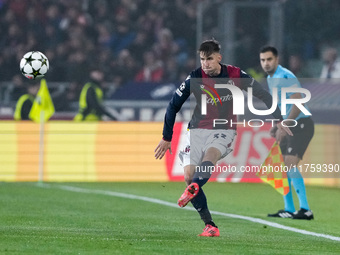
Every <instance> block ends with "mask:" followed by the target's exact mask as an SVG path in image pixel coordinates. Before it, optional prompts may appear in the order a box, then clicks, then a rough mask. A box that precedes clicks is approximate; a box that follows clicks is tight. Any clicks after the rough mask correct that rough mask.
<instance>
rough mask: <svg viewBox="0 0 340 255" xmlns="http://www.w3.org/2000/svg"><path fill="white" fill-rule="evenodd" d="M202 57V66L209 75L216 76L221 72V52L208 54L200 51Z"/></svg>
mask: <svg viewBox="0 0 340 255" xmlns="http://www.w3.org/2000/svg"><path fill="white" fill-rule="evenodd" d="M200 59H201V67H202V69H203V71H204V72H205V73H206V74H207V75H209V76H216V75H219V74H220V72H221V66H220V62H221V60H222V56H221V54H219V53H213V54H211V55H209V56H207V55H205V54H204V53H203V52H200Z"/></svg>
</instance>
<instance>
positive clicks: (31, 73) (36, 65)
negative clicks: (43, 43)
mask: <svg viewBox="0 0 340 255" xmlns="http://www.w3.org/2000/svg"><path fill="white" fill-rule="evenodd" d="M49 67H50V64H49V63H48V59H47V57H46V56H45V55H44V54H43V53H41V52H39V51H30V52H27V53H26V54H25V55H24V56H23V57H22V59H21V61H20V71H21V72H22V74H23V75H24V76H25V77H26V78H28V79H31V80H34V79H39V78H42V77H44V76H45V74H46V73H47V71H48V69H49Z"/></svg>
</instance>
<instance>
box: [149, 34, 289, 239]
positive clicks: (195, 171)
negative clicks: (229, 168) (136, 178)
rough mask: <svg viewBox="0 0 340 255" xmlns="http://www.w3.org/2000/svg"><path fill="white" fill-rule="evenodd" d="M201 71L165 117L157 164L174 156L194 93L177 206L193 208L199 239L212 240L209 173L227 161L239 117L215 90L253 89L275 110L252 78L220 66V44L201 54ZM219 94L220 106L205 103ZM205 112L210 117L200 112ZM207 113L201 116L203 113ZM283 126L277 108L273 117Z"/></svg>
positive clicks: (229, 99)
mask: <svg viewBox="0 0 340 255" xmlns="http://www.w3.org/2000/svg"><path fill="white" fill-rule="evenodd" d="M198 53H199V55H200V62H201V66H200V67H199V68H197V69H196V70H194V71H192V72H191V73H190V75H189V76H188V78H187V79H186V80H185V81H184V82H183V83H182V84H181V86H180V87H179V88H178V89H177V90H176V92H175V93H174V95H173V97H172V99H171V101H170V103H169V105H168V107H167V111H166V114H165V119H164V127H163V139H162V140H161V141H160V142H159V144H158V146H157V147H156V149H155V158H156V159H162V158H163V157H164V155H165V153H166V151H167V150H169V151H170V153H171V139H172V134H173V127H174V123H175V118H176V114H177V112H178V111H179V110H180V109H181V107H182V105H183V103H184V102H185V101H186V100H187V99H188V97H189V96H190V94H191V93H193V94H194V96H195V98H196V107H195V109H194V112H193V116H192V119H191V121H190V122H189V125H188V133H187V144H186V146H185V148H184V150H183V151H181V153H180V156H181V157H182V162H183V166H184V178H185V182H186V185H187V187H186V189H185V191H184V193H183V194H182V196H181V197H180V198H179V199H178V205H179V206H180V207H185V206H186V205H187V204H188V203H189V202H191V203H192V205H193V206H194V208H195V209H196V210H197V212H198V213H199V215H200V217H201V219H202V220H203V222H204V224H205V228H204V230H203V233H201V234H200V235H199V236H207V237H214V236H219V235H220V232H219V229H218V227H217V226H216V224H215V223H214V221H213V220H212V217H211V214H210V211H209V209H208V205H207V199H206V196H205V194H204V192H203V189H202V187H203V185H204V184H205V183H206V182H207V181H208V180H209V178H210V176H211V172H212V171H211V170H212V168H213V167H214V166H215V164H216V163H217V161H218V160H220V159H222V158H224V157H225V156H227V155H228V154H229V153H230V152H231V151H232V149H231V144H232V142H233V140H234V137H235V135H236V125H235V124H234V125H232V123H235V122H237V118H236V117H237V116H236V115H234V114H233V112H232V111H233V96H232V93H231V91H230V90H228V89H225V88H224V89H216V90H215V88H214V84H217V83H224V84H233V85H235V86H237V87H238V88H239V89H243V90H246V89H248V88H250V87H251V88H252V89H253V95H254V96H256V97H257V98H259V99H261V100H262V101H263V102H264V103H265V104H266V105H267V107H268V108H270V107H271V106H272V97H271V95H270V94H269V93H268V92H267V91H266V90H264V89H263V88H262V86H261V85H260V84H259V83H257V82H256V81H255V80H254V79H253V78H252V77H250V76H249V75H248V74H246V73H245V72H243V71H242V70H241V69H240V68H238V67H235V66H231V65H225V64H221V63H220V62H221V60H222V56H221V54H220V44H219V43H218V42H217V41H216V40H207V41H204V42H203V43H202V44H201V45H200V47H199V50H198ZM209 90H210V91H214V92H216V93H215V94H216V95H217V97H218V98H214V101H216V100H217V101H219V102H218V104H217V105H214V104H205V105H204V102H203V103H202V95H205V97H207V95H209V96H210V95H211V92H209ZM202 107H203V108H206V109H205V110H206V112H204V111H203V110H202ZM202 112H203V113H202ZM272 115H273V116H274V117H275V118H276V119H279V120H282V116H281V114H280V111H279V108H278V107H276V110H275V111H274V112H273V114H272ZM215 119H226V120H229V121H228V123H225V124H219V125H214V120H215ZM277 127H278V129H279V131H280V132H287V133H288V134H289V135H292V133H291V132H290V130H289V128H287V127H283V126H282V125H281V123H279V124H277Z"/></svg>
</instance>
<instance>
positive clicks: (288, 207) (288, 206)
mask: <svg viewBox="0 0 340 255" xmlns="http://www.w3.org/2000/svg"><path fill="white" fill-rule="evenodd" d="M287 179H288V184H289V192H288V193H287V195H285V196H283V201H284V203H285V211H287V212H290V213H294V212H295V207H294V200H293V193H292V185H291V179H290V178H289V177H288V178H287Z"/></svg>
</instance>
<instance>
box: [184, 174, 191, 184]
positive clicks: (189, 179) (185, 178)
mask: <svg viewBox="0 0 340 255" xmlns="http://www.w3.org/2000/svg"><path fill="white" fill-rule="evenodd" d="M192 178H193V177H192V176H191V174H190V173H186V172H185V173H184V181H185V183H186V184H187V185H189V184H190V183H191V182H192Z"/></svg>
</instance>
